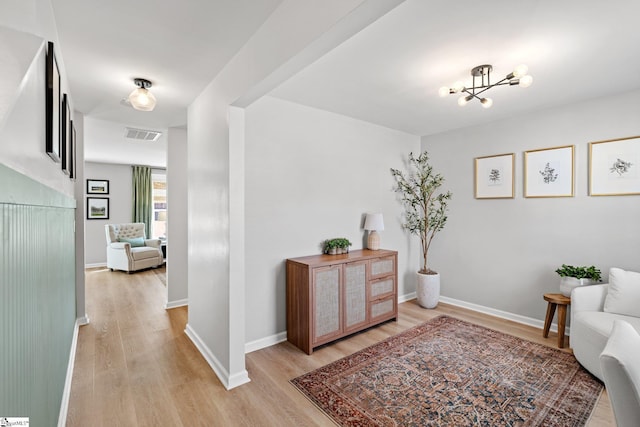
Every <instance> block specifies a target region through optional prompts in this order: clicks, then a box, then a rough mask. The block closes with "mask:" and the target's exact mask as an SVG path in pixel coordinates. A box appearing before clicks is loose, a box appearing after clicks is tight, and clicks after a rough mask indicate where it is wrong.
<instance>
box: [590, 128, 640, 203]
mask: <svg viewBox="0 0 640 427" xmlns="http://www.w3.org/2000/svg"><path fill="white" fill-rule="evenodd" d="M632 194H640V136H631V137H629V138H621V139H610V140H607V141H598V142H591V143H590V144H589V195H590V196H627V195H632Z"/></svg>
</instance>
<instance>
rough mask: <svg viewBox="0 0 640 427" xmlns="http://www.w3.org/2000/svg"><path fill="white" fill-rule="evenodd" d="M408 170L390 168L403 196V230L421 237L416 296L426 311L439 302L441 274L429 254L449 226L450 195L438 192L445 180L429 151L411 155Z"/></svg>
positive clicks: (449, 193)
mask: <svg viewBox="0 0 640 427" xmlns="http://www.w3.org/2000/svg"><path fill="white" fill-rule="evenodd" d="M408 167H409V170H408V171H407V172H406V173H404V172H401V171H399V170H398V169H393V168H392V169H391V175H392V176H393V178H394V180H395V191H396V192H397V193H398V194H400V196H401V200H402V204H403V205H404V209H405V218H404V223H403V224H402V227H403V228H404V229H405V230H408V231H409V232H410V233H411V234H415V235H417V236H420V245H421V249H422V268H421V269H420V271H418V283H417V285H416V297H417V299H418V304H420V306H421V307H424V308H435V307H436V306H437V305H438V301H439V299H440V274H439V273H437V272H435V271H433V270H432V269H431V268H429V267H428V264H427V255H428V253H429V247H430V246H431V241H432V240H433V238H434V236H435V235H436V233H437V232H439V231H441V230H442V229H443V228H444V226H445V224H446V223H447V203H448V201H449V200H450V199H451V192H450V191H447V192H446V193H438V190H439V188H440V187H441V186H442V183H443V181H444V177H443V176H442V175H440V174H439V173H435V172H434V171H433V167H432V166H431V165H430V164H429V155H428V154H427V152H426V151H423V152H422V153H420V155H419V156H418V157H415V156H414V155H413V153H409V164H408Z"/></svg>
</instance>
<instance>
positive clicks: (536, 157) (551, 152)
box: [524, 145, 574, 197]
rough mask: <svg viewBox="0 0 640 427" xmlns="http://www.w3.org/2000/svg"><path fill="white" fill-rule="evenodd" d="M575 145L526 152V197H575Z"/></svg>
mask: <svg viewBox="0 0 640 427" xmlns="http://www.w3.org/2000/svg"><path fill="white" fill-rule="evenodd" d="M573 162H574V146H573V145H565V146H563V147H554V148H542V149H539V150H530V151H525V152H524V197H573V186H574V183H573V179H574V178H573V175H574V171H573V164H574V163H573Z"/></svg>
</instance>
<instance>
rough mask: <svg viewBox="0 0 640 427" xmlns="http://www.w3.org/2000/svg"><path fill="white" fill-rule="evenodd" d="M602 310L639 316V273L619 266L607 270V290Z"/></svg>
mask: <svg viewBox="0 0 640 427" xmlns="http://www.w3.org/2000/svg"><path fill="white" fill-rule="evenodd" d="M604 311H605V312H607V313H617V314H624V315H625V316H635V317H640V273H636V272H634V271H624V270H622V269H621V268H612V269H611V270H609V292H608V294H607V297H606V299H605V300H604Z"/></svg>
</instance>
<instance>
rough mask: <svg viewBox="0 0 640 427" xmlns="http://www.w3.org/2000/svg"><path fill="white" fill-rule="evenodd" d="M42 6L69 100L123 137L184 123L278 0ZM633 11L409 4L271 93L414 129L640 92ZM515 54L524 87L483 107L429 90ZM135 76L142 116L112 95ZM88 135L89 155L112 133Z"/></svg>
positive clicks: (624, 6) (586, 5)
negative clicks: (146, 85)
mask: <svg viewBox="0 0 640 427" xmlns="http://www.w3.org/2000/svg"><path fill="white" fill-rule="evenodd" d="M52 3H53V7H54V13H55V16H56V21H57V26H58V33H59V39H60V43H61V46H62V53H63V57H64V60H65V66H66V69H67V74H68V79H69V83H70V86H71V92H72V94H73V99H74V102H75V104H76V109H77V110H79V111H81V112H83V113H85V115H86V117H87V119H88V120H89V122H91V121H92V120H97V121H103V122H106V123H107V124H109V123H111V125H112V126H114V127H117V128H118V129H121V130H120V132H121V133H124V128H123V126H122V125H123V124H126V125H133V126H135V127H143V128H151V129H166V128H167V127H170V126H182V125H184V124H185V123H186V108H187V106H188V105H189V104H190V103H191V102H192V101H193V99H194V98H195V97H196V96H197V95H198V94H199V93H200V92H201V91H202V89H203V88H204V87H205V86H206V85H207V84H208V83H209V82H210V81H211V80H212V79H213V77H214V76H215V75H216V74H217V73H218V72H219V71H220V70H221V68H222V67H223V66H224V64H226V63H227V62H228V60H229V59H230V58H231V57H232V56H233V54H234V53H235V52H237V51H238V49H239V48H240V47H241V46H242V45H243V44H244V43H245V42H246V41H247V40H248V39H249V37H250V36H251V35H252V34H253V33H254V32H255V31H256V30H257V28H258V27H259V26H260V24H261V23H262V22H263V21H264V20H265V19H266V18H267V17H268V15H269V14H270V13H271V12H272V11H273V10H274V8H276V7H277V6H278V4H279V3H280V0H227V1H206V0H189V1H184V2H180V3H177V2H174V1H170V0H162V1H154V0H138V1H137V2H136V3H135V5H136V8H135V9H132V8H131V4H132V3H131V2H130V1H126V0H114V1H108V2H97V1H81V0H52ZM639 15H640V2H638V1H637V0H612V1H609V2H600V1H596V0H589V1H584V0H582V1H578V0H564V1H561V2H559V1H557V0H531V1H528V2H513V1H506V0H493V1H491V2H479V1H477V0H476V1H471V0H458V1H456V2H451V1H445V0H429V1H425V0H407V1H406V2H404V3H402V4H401V5H400V6H398V7H397V8H395V9H394V10H392V11H391V12H389V13H388V14H387V15H385V16H383V17H382V18H380V19H379V20H378V21H376V22H374V23H373V24H372V25H370V26H369V27H367V28H365V29H364V30H363V31H361V32H360V33H358V34H357V35H355V36H354V37H352V38H351V39H349V40H347V41H346V42H344V43H343V44H342V45H340V46H338V47H337V48H336V49H334V50H333V51H331V52H329V53H328V54H327V55H325V56H324V57H322V58H320V59H319V60H318V61H316V62H315V63H314V64H312V65H310V66H309V67H307V68H306V69H304V70H302V71H301V72H300V73H298V74H297V75H296V76H294V77H292V78H291V79H290V80H288V81H287V82H285V83H283V84H282V85H281V86H280V87H278V88H277V89H276V90H274V91H273V93H272V95H273V96H276V97H279V98H282V99H287V100H290V101H293V102H297V103H300V104H304V105H308V106H312V107H316V108H320V109H323V110H328V111H333V112H336V113H339V114H343V115H346V116H350V117H354V118H357V119H361V120H365V121H368V122H372V123H376V124H379V125H382V126H386V127H389V128H393V129H398V130H402V131H405V132H408V133H411V134H415V135H428V134H434V133H439V132H444V131H447V130H451V129H455V128H460V127H467V126H472V125H477V124H481V123H487V122H491V121H495V120H499V119H503V118H507V117H511V116H515V115H519V114H526V113H528V112H532V111H536V110H539V109H544V108H549V107H552V106H554V105H560V104H568V103H573V102H578V101H581V100H585V99H589V98H597V97H600V96H605V95H609V94H615V93H620V92H624V91H629V90H633V89H638V88H640V79H639V78H638V76H640V55H638V53H639V48H638V46H640V32H639V31H637V29H636V20H637V16H639ZM78 16H82V19H78V18H77V17H78ZM520 63H526V64H528V65H529V70H530V74H531V75H532V76H533V78H534V82H533V85H532V86H531V87H530V88H527V89H523V88H520V87H517V86H515V87H497V88H493V89H491V90H490V91H488V92H487V94H486V95H487V96H489V97H491V98H492V99H493V101H494V104H493V107H492V108H490V109H484V108H481V106H480V104H479V103H478V102H477V101H472V102H470V103H469V104H468V105H467V106H465V107H459V106H458V105H457V103H456V98H457V97H456V96H453V95H451V96H449V97H447V98H440V97H438V88H440V87H441V86H446V85H451V84H452V83H453V82H454V81H456V80H462V81H463V82H464V83H466V84H470V83H471V76H470V74H469V72H470V69H471V68H472V67H474V66H476V65H481V64H491V65H493V73H492V80H493V81H496V80H497V79H498V78H502V77H504V75H506V74H508V73H509V72H511V71H512V70H513V67H514V66H516V65H518V64H520ZM134 77H144V78H147V79H149V80H151V81H152V82H153V83H154V86H153V88H152V91H153V93H154V94H155V95H156V97H157V99H158V105H157V107H156V109H155V110H154V111H153V112H151V113H146V112H139V111H135V110H133V109H132V108H131V107H129V106H126V105H123V104H122V102H121V100H122V98H124V97H126V96H127V95H128V93H129V92H130V91H131V90H133V88H134V86H133V82H132V80H133V78H134ZM87 119H86V120H87ZM101 124H104V123H101ZM89 127H91V126H89ZM96 127H108V126H107V125H104V126H96ZM85 134H86V135H87V138H86V139H87V140H86V155H87V156H88V159H91V156H93V154H92V153H94V152H95V153H98V151H95V150H94V148H93V147H92V146H93V144H94V143H98V144H102V145H107V144H109V141H110V140H111V139H107V138H112V137H109V136H107V135H105V138H102V137H100V136H99V135H97V134H96V135H92V134H88V133H87V132H86V133H85ZM114 135H115V134H114ZM107 146H108V145H107ZM103 148H104V147H103ZM105 151H107V152H108V151H109V150H104V149H103V150H102V152H101V153H100V156H104V155H106V154H105V153H104V152H105ZM102 161H104V159H103V160H102Z"/></svg>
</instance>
